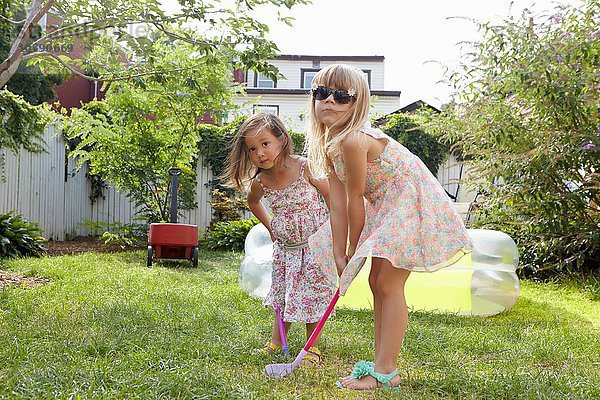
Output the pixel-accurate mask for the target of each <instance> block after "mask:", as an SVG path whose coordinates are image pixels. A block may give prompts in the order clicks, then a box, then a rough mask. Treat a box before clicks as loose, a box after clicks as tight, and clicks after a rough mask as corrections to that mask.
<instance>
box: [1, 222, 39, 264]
mask: <svg viewBox="0 0 600 400" xmlns="http://www.w3.org/2000/svg"><path fill="white" fill-rule="evenodd" d="M42 232H43V231H42V230H41V229H40V228H39V227H38V226H37V224H36V223H30V222H28V221H27V220H26V219H25V218H23V216H22V215H21V214H18V215H13V213H12V211H11V212H9V213H8V214H0V257H24V256H36V257H37V256H40V255H41V254H42V253H43V252H44V251H45V250H46V249H45V248H44V246H43V244H42V243H43V242H44V240H45V239H44V238H43V237H42V236H41V234H42Z"/></svg>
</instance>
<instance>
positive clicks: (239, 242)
mask: <svg viewBox="0 0 600 400" xmlns="http://www.w3.org/2000/svg"><path fill="white" fill-rule="evenodd" d="M259 222H260V221H259V220H258V218H255V217H253V218H248V219H242V220H237V221H226V222H217V223H215V224H213V225H212V227H211V228H210V229H208V230H207V231H206V233H205V235H204V237H203V238H202V240H201V243H202V246H204V247H205V248H207V249H211V250H243V249H244V243H245V242H246V236H248V232H250V229H252V227H253V226H254V225H257V224H258V223H259Z"/></svg>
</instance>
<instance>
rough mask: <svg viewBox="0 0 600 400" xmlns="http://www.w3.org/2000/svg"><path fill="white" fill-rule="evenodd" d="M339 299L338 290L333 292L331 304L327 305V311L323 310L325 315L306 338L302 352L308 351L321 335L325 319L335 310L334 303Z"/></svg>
mask: <svg viewBox="0 0 600 400" xmlns="http://www.w3.org/2000/svg"><path fill="white" fill-rule="evenodd" d="M339 297H340V289H337V290H336V291H335V294H334V295H333V299H331V302H330V303H329V306H327V310H325V314H323V317H321V319H320V320H319V323H318V324H317V327H316V328H315V330H314V331H313V333H312V334H311V335H310V337H309V338H308V341H307V342H306V345H304V347H303V348H304V350H306V351H308V349H310V348H311V346H312V344H313V343H314V341H315V340H317V337H318V336H319V334H320V333H321V329H323V325H325V322H327V319H328V318H329V316H330V315H331V312H332V311H333V309H334V308H335V303H337V301H338V298H339Z"/></svg>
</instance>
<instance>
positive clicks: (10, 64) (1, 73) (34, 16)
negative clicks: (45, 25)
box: [0, 0, 56, 88]
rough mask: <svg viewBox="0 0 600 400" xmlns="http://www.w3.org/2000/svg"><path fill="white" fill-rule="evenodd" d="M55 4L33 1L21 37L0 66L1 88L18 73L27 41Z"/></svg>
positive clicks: (54, 0)
mask: <svg viewBox="0 0 600 400" xmlns="http://www.w3.org/2000/svg"><path fill="white" fill-rule="evenodd" d="M54 3H56V0H47V1H42V0H33V2H32V4H31V9H30V10H29V13H28V14H27V18H25V23H24V24H23V27H22V28H21V31H20V32H19V36H17V39H16V40H15V42H14V43H13V45H12V47H11V49H10V52H9V53H8V57H7V58H6V60H4V61H3V62H2V63H1V64H0V88H2V87H4V86H5V85H6V83H7V82H8V80H9V79H10V78H11V77H12V76H13V75H14V74H15V72H17V69H18V68H19V65H20V64H21V60H22V59H23V50H24V49H25V45H26V44H27V40H29V37H30V36H31V32H33V29H34V28H35V27H36V25H37V24H38V22H39V21H40V19H41V18H42V17H43V16H44V14H46V13H47V12H48V10H50V8H52V6H53V5H54Z"/></svg>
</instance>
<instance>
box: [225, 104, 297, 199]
mask: <svg viewBox="0 0 600 400" xmlns="http://www.w3.org/2000/svg"><path fill="white" fill-rule="evenodd" d="M263 129H268V130H269V131H271V133H272V134H273V135H274V136H275V137H276V138H277V139H279V141H280V142H281V151H280V152H279V154H278V155H277V158H276V159H275V165H276V166H277V167H279V166H281V165H285V163H286V161H287V160H289V158H290V156H291V155H292V138H291V136H290V134H289V132H288V131H287V129H285V126H284V125H283V122H281V120H280V119H279V118H278V117H277V116H276V115H273V114H268V113H257V114H254V115H252V116H251V117H249V118H248V119H246V121H244V123H243V124H242V125H241V126H240V128H239V129H238V131H237V133H236V135H235V140H234V141H233V145H232V147H231V150H230V152H229V156H228V157H227V164H226V168H225V172H224V173H223V175H222V176H221V177H220V179H221V181H222V182H224V184H225V185H226V186H229V187H233V188H235V189H237V190H239V191H241V192H243V191H245V190H247V188H248V186H249V183H250V181H251V180H252V179H254V178H255V177H256V175H258V174H259V173H260V168H257V167H256V166H254V164H252V161H250V157H249V156H248V149H247V148H246V142H245V141H244V138H246V137H247V136H248V135H250V134H256V133H258V132H260V131H261V130H263Z"/></svg>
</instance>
